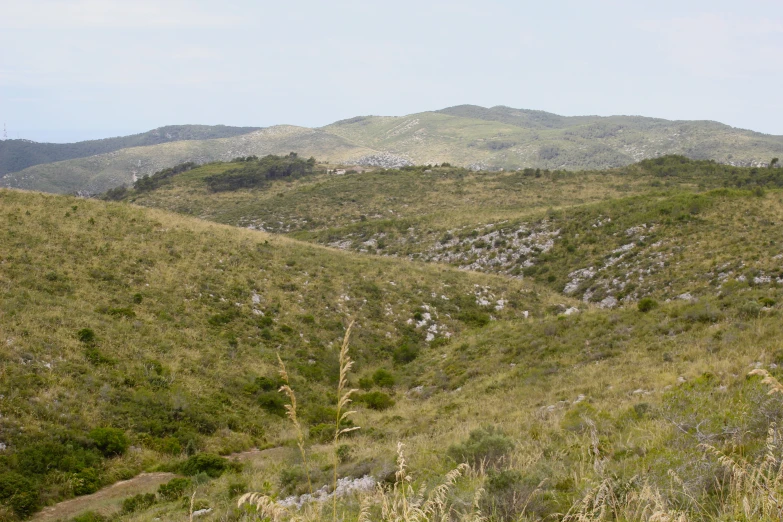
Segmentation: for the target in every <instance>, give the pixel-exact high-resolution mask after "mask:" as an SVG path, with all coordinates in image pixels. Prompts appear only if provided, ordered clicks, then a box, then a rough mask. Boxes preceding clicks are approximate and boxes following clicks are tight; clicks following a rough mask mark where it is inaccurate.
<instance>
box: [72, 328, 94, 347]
mask: <svg viewBox="0 0 783 522" xmlns="http://www.w3.org/2000/svg"><path fill="white" fill-rule="evenodd" d="M76 338H77V339H79V341H81V342H83V343H84V344H92V343H93V342H95V332H94V331H93V329H92V328H82V329H81V330H79V331H78V332H76Z"/></svg>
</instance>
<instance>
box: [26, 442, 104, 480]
mask: <svg viewBox="0 0 783 522" xmlns="http://www.w3.org/2000/svg"><path fill="white" fill-rule="evenodd" d="M89 444H90V443H88V442H87V441H78V440H67V441H66V443H63V442H61V441H59V440H55V441H45V442H38V443H34V444H30V445H29V446H27V447H26V448H24V449H22V450H21V451H20V452H19V453H17V456H16V460H17V469H18V470H19V471H20V472H22V473H24V474H33V475H43V474H46V473H48V472H49V471H54V470H57V471H65V472H70V473H78V472H79V471H81V470H83V469H85V468H91V467H96V466H98V465H99V464H100V462H101V456H100V454H99V453H98V452H97V451H96V450H95V449H94V448H89V447H85V446H89Z"/></svg>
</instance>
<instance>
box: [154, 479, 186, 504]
mask: <svg viewBox="0 0 783 522" xmlns="http://www.w3.org/2000/svg"><path fill="white" fill-rule="evenodd" d="M190 484H191V482H190V479H188V478H181V477H178V478H174V479H171V480H169V481H168V482H166V483H165V484H161V485H160V486H159V487H158V495H160V498H162V499H163V500H179V499H180V498H182V497H183V496H185V491H186V490H187V489H188V488H189V487H190Z"/></svg>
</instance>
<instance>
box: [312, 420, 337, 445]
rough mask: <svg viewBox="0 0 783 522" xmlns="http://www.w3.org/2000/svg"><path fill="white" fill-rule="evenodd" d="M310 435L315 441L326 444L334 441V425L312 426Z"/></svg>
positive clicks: (321, 424)
mask: <svg viewBox="0 0 783 522" xmlns="http://www.w3.org/2000/svg"><path fill="white" fill-rule="evenodd" d="M309 435H310V438H311V439H312V440H313V441H315V442H319V443H321V444H325V443H327V442H329V441H331V440H332V439H334V423H331V424H330V423H326V422H324V423H320V424H316V425H315V426H310V430H309Z"/></svg>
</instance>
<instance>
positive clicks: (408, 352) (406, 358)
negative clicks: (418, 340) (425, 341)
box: [392, 343, 419, 364]
mask: <svg viewBox="0 0 783 522" xmlns="http://www.w3.org/2000/svg"><path fill="white" fill-rule="evenodd" d="M418 356H419V349H418V348H417V347H416V346H410V345H409V344H407V343H406V344H402V345H401V346H400V347H398V348H397V349H395V350H394V353H393V354H392V357H393V358H394V362H395V363H397V364H408V363H410V362H413V361H414V360H415V359H416V357H418Z"/></svg>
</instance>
